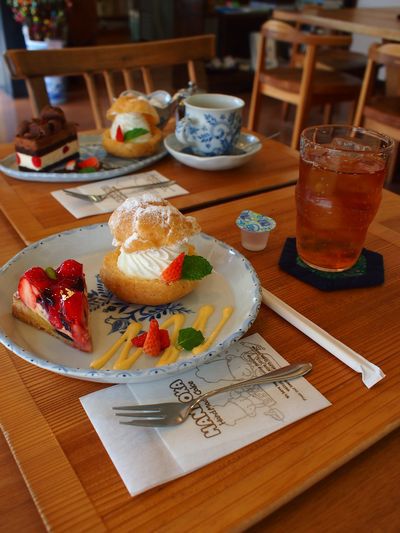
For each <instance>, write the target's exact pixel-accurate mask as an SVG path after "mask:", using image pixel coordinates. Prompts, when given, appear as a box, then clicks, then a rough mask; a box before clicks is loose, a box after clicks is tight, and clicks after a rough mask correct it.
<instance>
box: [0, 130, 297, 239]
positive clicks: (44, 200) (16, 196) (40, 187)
mask: <svg viewBox="0 0 400 533" xmlns="http://www.w3.org/2000/svg"><path fill="white" fill-rule="evenodd" d="M259 137H260V139H261V141H262V143H263V148H262V149H261V150H260V151H259V152H258V153H257V154H256V155H255V156H254V158H253V159H252V160H251V161H249V162H248V163H247V164H246V165H245V167H239V168H236V169H233V170H226V171H219V172H204V171H201V170H197V169H194V168H190V167H187V166H185V165H182V164H181V163H179V162H178V161H176V160H175V159H173V158H172V157H171V156H166V157H165V158H164V159H162V160H161V161H159V162H157V163H156V164H155V165H154V166H151V167H150V168H149V169H143V170H142V171H143V172H144V171H146V170H153V169H155V170H157V171H158V172H160V173H161V174H162V175H164V176H166V177H167V178H169V179H173V180H176V182H177V183H178V184H179V185H181V186H182V187H184V188H185V189H186V190H188V191H189V194H186V195H184V196H178V197H175V198H172V199H171V202H172V203H173V204H174V205H175V206H176V207H177V208H178V209H181V210H182V211H188V210H190V209H197V208H200V207H204V206H206V205H209V204H216V203H220V202H225V201H228V200H230V199H232V198H237V197H240V196H245V195H249V194H254V193H257V192H261V191H266V190H270V189H274V188H277V187H283V186H286V185H290V184H293V183H295V181H296V180H297V176H298V153H297V152H296V151H294V150H291V149H290V148H289V147H287V146H285V145H283V144H282V143H279V142H276V141H273V140H269V141H268V140H266V139H265V138H263V137H262V136H261V135H259ZM12 151H13V147H12V145H3V146H1V147H0V159H1V158H2V157H4V156H5V155H6V154H9V153H10V152H12ZM142 171H141V172H142ZM76 185H79V183H76V184H75V183H74V184H73V185H72V186H76ZM68 186H71V184H69V183H39V182H37V183H36V182H34V183H32V182H28V181H23V180H16V179H13V178H10V177H8V176H5V175H4V174H1V173H0V208H1V209H2V211H3V213H4V214H5V215H6V217H7V218H8V220H9V221H10V222H11V224H12V225H13V227H14V228H15V229H16V231H17V232H18V234H19V235H20V237H21V238H22V239H23V241H24V242H25V243H26V244H28V243H31V242H34V241H36V240H38V239H40V238H41V237H44V236H46V235H50V234H53V233H58V232H60V231H63V230H66V229H68V228H71V227H80V226H83V225H88V224H93V223H97V222H104V221H105V220H108V218H109V216H110V215H109V214H101V215H95V216H92V217H86V218H84V219H80V220H77V219H75V218H74V217H73V216H72V215H71V214H70V213H69V212H68V211H67V210H66V209H64V207H62V205H61V204H59V203H58V202H57V200H55V198H53V197H52V196H51V194H50V192H51V191H54V190H58V189H62V188H66V187H68Z"/></svg>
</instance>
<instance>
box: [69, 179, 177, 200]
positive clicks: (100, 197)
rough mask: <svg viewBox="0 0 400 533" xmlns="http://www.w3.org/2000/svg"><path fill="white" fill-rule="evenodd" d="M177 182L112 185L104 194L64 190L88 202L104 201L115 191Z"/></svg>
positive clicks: (147, 187)
mask: <svg viewBox="0 0 400 533" xmlns="http://www.w3.org/2000/svg"><path fill="white" fill-rule="evenodd" d="M175 183H176V182H175V181H174V180H169V181H160V182H159V183H145V184H143V185H130V186H129V187H128V186H127V187H120V188H118V187H112V188H111V189H110V190H109V191H107V192H105V193H103V194H84V193H82V192H76V191H69V190H68V189H63V191H64V192H65V193H66V194H69V195H70V196H73V197H74V198H79V199H80V200H87V201H88V202H94V203H97V202H102V201H103V200H105V199H106V198H107V197H108V196H110V194H113V193H114V192H119V191H126V190H128V189H141V190H143V191H144V190H146V189H156V188H158V187H169V186H170V185H174V184H175Z"/></svg>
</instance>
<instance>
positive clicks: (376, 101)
mask: <svg viewBox="0 0 400 533" xmlns="http://www.w3.org/2000/svg"><path fill="white" fill-rule="evenodd" d="M382 65H384V66H385V67H386V69H387V73H388V72H389V71H390V80H389V82H386V83H385V84H384V90H383V91H382V89H378V83H377V81H378V80H377V72H378V69H379V67H380V66H382ZM387 78H388V76H387ZM393 81H394V82H393ZM399 81H400V44H399V43H388V44H382V45H380V44H373V45H372V46H371V47H370V49H369V53H368V64H367V68H366V69H365V75H364V80H363V83H362V87H361V92H360V98H359V99H358V104H357V108H356V113H355V116H354V125H355V126H364V127H365V128H369V129H372V130H376V131H379V132H380V133H383V134H385V135H389V137H392V138H393V139H394V140H395V141H397V143H396V144H397V147H396V148H397V150H396V153H395V155H394V157H393V158H392V163H391V167H390V169H389V172H388V177H387V179H386V184H389V183H390V182H391V181H392V178H393V175H394V168H395V165H396V158H397V161H398V160H399V154H398V149H399V143H400V90H399ZM391 82H392V83H391Z"/></svg>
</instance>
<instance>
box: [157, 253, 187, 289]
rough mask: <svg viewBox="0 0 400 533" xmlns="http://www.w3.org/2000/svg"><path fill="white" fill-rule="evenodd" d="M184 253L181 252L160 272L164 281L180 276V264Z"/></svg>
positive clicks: (177, 278) (172, 280) (175, 279)
mask: <svg viewBox="0 0 400 533" xmlns="http://www.w3.org/2000/svg"><path fill="white" fill-rule="evenodd" d="M184 259H185V254H184V253H183V252H182V253H181V254H179V255H178V256H177V257H175V259H174V260H173V261H172V263H170V264H169V265H168V266H167V268H165V269H164V270H163V271H162V272H161V279H163V280H164V281H165V282H166V283H172V282H174V281H178V280H179V279H181V276H182V266H183V261H184Z"/></svg>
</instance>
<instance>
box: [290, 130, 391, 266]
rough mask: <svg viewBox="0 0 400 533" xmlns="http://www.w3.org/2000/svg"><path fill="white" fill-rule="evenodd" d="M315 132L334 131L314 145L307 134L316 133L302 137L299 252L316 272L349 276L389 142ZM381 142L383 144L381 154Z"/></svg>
mask: <svg viewBox="0 0 400 533" xmlns="http://www.w3.org/2000/svg"><path fill="white" fill-rule="evenodd" d="M319 128H325V130H327V128H330V130H332V131H331V132H329V135H324V136H322V140H324V141H326V142H323V143H322V142H316V140H317V141H318V136H316V134H315V132H313V133H312V134H310V133H309V132H308V130H316V128H308V129H307V130H305V131H304V132H303V135H302V141H301V158H300V175H299V180H298V183H297V186H296V207H297V229H296V242H297V251H298V254H299V256H300V257H301V259H302V260H303V261H304V262H305V263H307V264H308V265H310V266H312V267H314V268H317V269H319V270H327V271H341V270H347V269H349V268H351V267H352V266H353V265H354V264H355V263H356V262H357V259H358V257H359V255H360V253H361V250H362V247H363V245H364V241H365V237H366V233H367V230H368V227H369V225H370V223H371V222H372V220H373V218H374V216H375V214H376V212H377V210H378V207H379V204H380V201H381V196H382V187H383V183H384V180H385V176H386V170H387V159H388V156H389V154H390V150H391V147H392V146H393V141H391V139H388V138H387V137H384V136H380V135H379V134H372V132H371V134H372V135H373V136H374V138H373V142H372V143H371V141H369V142H367V143H365V141H364V135H363V136H362V138H361V137H359V136H360V131H361V132H366V130H362V129H360V128H358V129H356V128H351V127H333V126H321V127H319ZM335 128H336V129H339V128H340V132H339V131H334V130H335ZM344 128H347V130H349V131H343V129H344ZM354 130H357V135H354V133H353V131H354ZM307 132H308V133H309V137H308V138H307V137H306V135H307ZM349 132H351V133H350V134H349ZM367 133H368V132H366V134H367ZM376 137H377V138H378V141H379V146H378V145H377V142H378V141H377V140H376ZM381 138H382V139H381ZM310 139H311V140H310ZM382 142H385V143H386V144H385V146H384V147H383V149H381V148H382V146H381V143H382ZM389 145H390V150H389V151H388V149H387V148H388V146H389ZM378 148H379V149H378Z"/></svg>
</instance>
